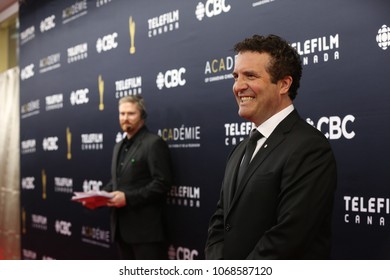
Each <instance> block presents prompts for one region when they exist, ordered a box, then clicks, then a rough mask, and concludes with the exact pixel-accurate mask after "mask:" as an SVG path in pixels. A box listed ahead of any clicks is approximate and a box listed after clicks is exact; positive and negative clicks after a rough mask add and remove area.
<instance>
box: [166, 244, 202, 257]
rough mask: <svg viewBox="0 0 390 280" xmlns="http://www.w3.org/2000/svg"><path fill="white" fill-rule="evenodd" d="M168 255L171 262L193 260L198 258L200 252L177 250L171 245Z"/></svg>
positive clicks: (185, 249)
mask: <svg viewBox="0 0 390 280" xmlns="http://www.w3.org/2000/svg"><path fill="white" fill-rule="evenodd" d="M168 255H169V259H171V260H175V259H176V260H193V259H194V258H195V257H197V256H198V251H197V250H191V249H189V248H185V247H177V249H175V247H173V245H171V246H170V247H169V251H168Z"/></svg>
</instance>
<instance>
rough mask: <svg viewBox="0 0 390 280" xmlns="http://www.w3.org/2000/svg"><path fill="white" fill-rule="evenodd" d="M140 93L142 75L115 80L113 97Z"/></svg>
mask: <svg viewBox="0 0 390 280" xmlns="http://www.w3.org/2000/svg"><path fill="white" fill-rule="evenodd" d="M141 93H142V77H141V76H135V77H129V78H126V79H122V80H118V81H115V98H117V99H119V98H121V97H124V96H129V95H138V94H141Z"/></svg>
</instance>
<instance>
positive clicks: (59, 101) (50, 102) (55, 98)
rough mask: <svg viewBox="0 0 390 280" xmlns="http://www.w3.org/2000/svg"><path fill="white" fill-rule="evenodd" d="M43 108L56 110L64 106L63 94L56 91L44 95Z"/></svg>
mask: <svg viewBox="0 0 390 280" xmlns="http://www.w3.org/2000/svg"><path fill="white" fill-rule="evenodd" d="M45 103H46V105H45V110H46V111H51V110H58V109H62V107H64V95H63V94H62V93H56V94H53V95H49V96H46V97H45Z"/></svg>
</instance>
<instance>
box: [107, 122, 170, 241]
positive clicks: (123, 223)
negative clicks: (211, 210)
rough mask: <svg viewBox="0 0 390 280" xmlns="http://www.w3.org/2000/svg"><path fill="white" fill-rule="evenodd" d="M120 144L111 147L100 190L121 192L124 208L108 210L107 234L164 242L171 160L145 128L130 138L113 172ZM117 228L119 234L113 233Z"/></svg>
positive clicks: (160, 144)
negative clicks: (107, 172) (107, 175)
mask: <svg viewBox="0 0 390 280" xmlns="http://www.w3.org/2000/svg"><path fill="white" fill-rule="evenodd" d="M121 145H122V141H121V142H119V143H117V144H116V145H115V146H114V151H113V156H112V165H111V176H112V179H111V181H110V183H109V184H107V185H106V186H105V187H104V188H103V189H104V190H106V191H109V192H111V191H116V190H117V191H122V192H124V193H125V196H126V206H124V207H121V208H112V213H111V214H112V215H111V234H112V239H113V238H115V234H120V235H121V237H122V239H123V240H124V241H126V242H127V243H145V242H159V241H163V240H164V239H165V236H164V235H165V234H164V225H163V222H164V217H163V215H164V210H163V208H164V205H165V197H166V193H167V192H168V190H169V189H170V187H171V184H172V168H171V158H170V153H169V149H168V146H167V144H166V143H165V141H164V140H162V139H161V137H159V136H157V135H155V134H152V133H150V132H149V131H148V130H147V128H146V127H143V128H141V130H140V131H138V133H137V134H136V135H135V136H134V143H133V144H132V146H131V149H130V151H129V152H128V153H127V155H126V157H125V164H124V166H123V167H122V168H121V170H120V171H119V174H118V173H117V161H118V156H119V152H120V147H121ZM118 228H119V232H118V233H116V230H117V229H118Z"/></svg>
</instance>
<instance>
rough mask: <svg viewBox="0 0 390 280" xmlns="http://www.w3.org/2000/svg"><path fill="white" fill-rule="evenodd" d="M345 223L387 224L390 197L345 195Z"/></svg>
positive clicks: (389, 211) (389, 212)
mask: <svg viewBox="0 0 390 280" xmlns="http://www.w3.org/2000/svg"><path fill="white" fill-rule="evenodd" d="M343 200H344V210H345V214H344V223H346V224H357V225H367V226H371V225H376V226H382V227H383V226H385V224H386V217H387V216H388V215H389V214H390V198H387V197H363V196H350V195H345V196H344V197H343Z"/></svg>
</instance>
